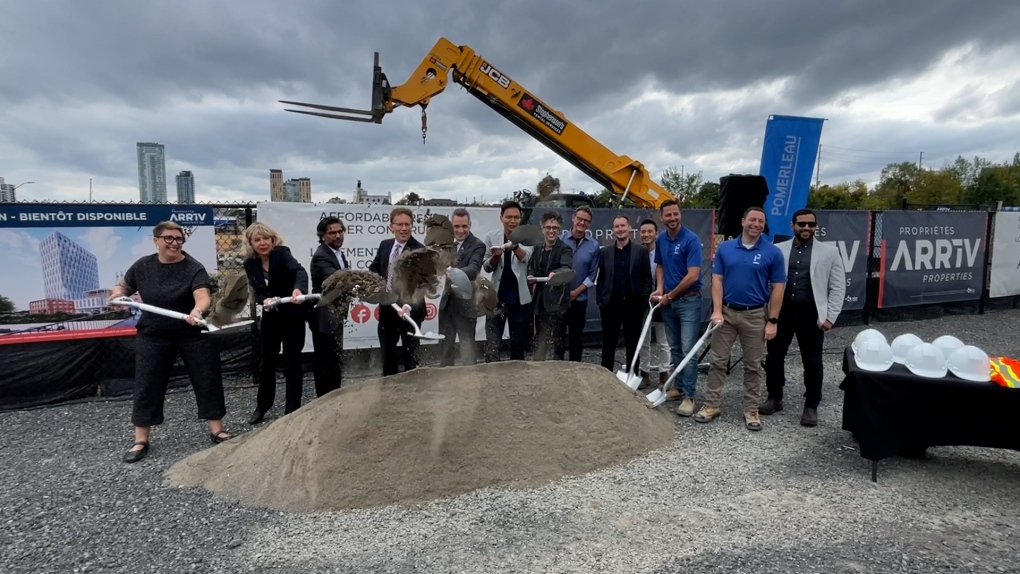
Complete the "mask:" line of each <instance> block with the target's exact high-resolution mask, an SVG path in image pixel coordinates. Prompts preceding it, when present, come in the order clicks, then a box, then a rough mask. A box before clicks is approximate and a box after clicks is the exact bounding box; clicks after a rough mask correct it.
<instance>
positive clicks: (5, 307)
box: [0, 295, 14, 313]
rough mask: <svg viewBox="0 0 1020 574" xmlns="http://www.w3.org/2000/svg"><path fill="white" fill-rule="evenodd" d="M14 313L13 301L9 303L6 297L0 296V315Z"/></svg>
mask: <svg viewBox="0 0 1020 574" xmlns="http://www.w3.org/2000/svg"><path fill="white" fill-rule="evenodd" d="M13 312H14V301H11V300H10V299H9V298H8V297H6V296H4V295H0V313H13Z"/></svg>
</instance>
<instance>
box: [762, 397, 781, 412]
mask: <svg viewBox="0 0 1020 574" xmlns="http://www.w3.org/2000/svg"><path fill="white" fill-rule="evenodd" d="M781 410H783V401H777V400H775V399H769V400H767V401H765V402H764V403H762V404H761V406H760V407H758V414H762V415H771V414H772V413H778V412H779V411H781Z"/></svg>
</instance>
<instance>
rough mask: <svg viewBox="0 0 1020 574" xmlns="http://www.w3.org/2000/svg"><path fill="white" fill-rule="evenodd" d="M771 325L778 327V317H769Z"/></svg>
mask: <svg viewBox="0 0 1020 574" xmlns="http://www.w3.org/2000/svg"><path fill="white" fill-rule="evenodd" d="M769 323H772V324H773V325H777V324H779V318H778V317H769Z"/></svg>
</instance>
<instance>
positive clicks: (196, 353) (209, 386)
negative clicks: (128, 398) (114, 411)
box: [131, 333, 227, 427]
mask: <svg viewBox="0 0 1020 574" xmlns="http://www.w3.org/2000/svg"><path fill="white" fill-rule="evenodd" d="M178 354H179V355H180V356H181V359H182V360H183V361H184V366H185V368H187V370H188V378H190V379H191V388H192V389H194V391H195V402H196V403H198V418H200V419H203V420H209V421H216V420H220V419H222V418H223V416H224V415H225V414H227V408H226V405H225V404H224V400H223V377H222V372H221V370H220V353H219V349H218V347H217V346H216V344H215V341H214V340H211V339H210V338H209V337H208V336H203V335H201V334H198V333H183V334H174V335H171V334H165V335H162V336H153V335H142V334H139V335H136V336H135V390H134V397H133V398H134V401H133V405H132V408H131V422H132V424H134V425H135V426H138V427H151V426H155V425H158V424H162V423H163V403H164V400H165V399H166V389H167V386H168V385H169V384H170V371H171V370H172V369H173V366H174V361H176V360H177V355H178Z"/></svg>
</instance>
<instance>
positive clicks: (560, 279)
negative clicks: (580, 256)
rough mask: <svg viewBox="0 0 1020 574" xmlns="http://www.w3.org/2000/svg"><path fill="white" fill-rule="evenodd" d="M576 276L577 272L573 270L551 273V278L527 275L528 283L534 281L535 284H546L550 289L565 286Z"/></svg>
mask: <svg viewBox="0 0 1020 574" xmlns="http://www.w3.org/2000/svg"><path fill="white" fill-rule="evenodd" d="M575 275H577V271H574V270H573V269H563V270H557V271H553V275H552V277H534V276H531V275H529V276H528V281H534V282H535V283H548V284H549V286H550V287H559V286H560V285H566V284H567V283H570V281H571V280H572V279H573V278H574V276H575Z"/></svg>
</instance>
